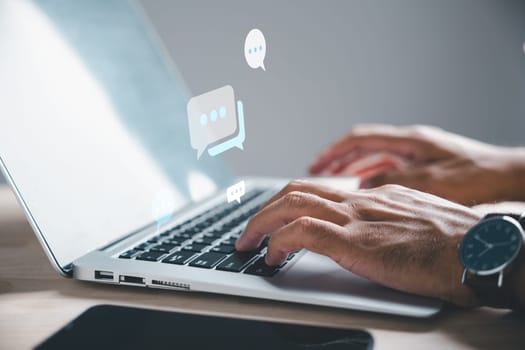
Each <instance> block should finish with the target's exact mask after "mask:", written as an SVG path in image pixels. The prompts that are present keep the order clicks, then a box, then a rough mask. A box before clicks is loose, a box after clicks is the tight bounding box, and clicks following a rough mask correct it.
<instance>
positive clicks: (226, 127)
mask: <svg viewBox="0 0 525 350" xmlns="http://www.w3.org/2000/svg"><path fill="white" fill-rule="evenodd" d="M187 107H188V125H189V129H190V142H191V147H192V148H193V149H196V150H197V159H199V158H200V157H201V155H202V153H203V152H204V150H206V148H207V147H208V146H209V145H211V144H215V143H218V144H216V145H214V146H213V147H210V148H209V149H208V154H209V155H210V156H216V155H217V154H220V153H222V152H224V151H227V150H228V149H230V148H233V147H237V148H240V149H243V142H244V139H245V131H244V111H243V105H242V102H241V101H237V111H236V109H235V95H234V92H233V88H232V87H231V86H230V85H226V86H223V87H221V88H218V89H216V90H212V91H209V92H207V93H204V94H202V95H199V96H195V97H192V98H191V99H190V100H189V101H188V106H187ZM237 113H238V118H237ZM237 130H238V133H237V135H236V136H234V135H235V133H236V132H237Z"/></svg>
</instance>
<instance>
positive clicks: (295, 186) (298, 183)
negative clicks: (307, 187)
mask: <svg viewBox="0 0 525 350" xmlns="http://www.w3.org/2000/svg"><path fill="white" fill-rule="evenodd" d="M305 183H306V181H304V180H300V179H295V180H292V181H290V182H289V183H288V184H287V185H286V186H285V187H284V192H286V193H289V192H293V191H297V190H299V189H300V188H302V187H303V186H304V184H305Z"/></svg>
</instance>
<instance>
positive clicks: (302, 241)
mask: <svg viewBox="0 0 525 350" xmlns="http://www.w3.org/2000/svg"><path fill="white" fill-rule="evenodd" d="M349 246H350V245H349V244H348V242H347V238H346V234H345V231H344V228H343V227H341V226H339V225H337V224H334V223H332V222H328V221H323V220H320V219H315V218H311V217H300V218H298V219H296V220H294V221H293V222H292V223H290V224H288V225H286V226H284V227H282V228H280V229H279V230H278V231H276V232H275V233H274V234H273V235H272V238H271V239H270V241H269V243H268V250H267V253H266V264H267V265H270V266H276V265H280V264H281V263H283V262H284V261H285V260H286V257H287V256H288V254H289V253H291V252H294V251H297V250H300V249H303V248H306V249H308V250H310V251H312V252H315V253H318V254H322V255H325V256H328V257H330V258H332V259H333V260H334V261H336V262H339V261H340V260H341V259H342V257H343V256H344V255H348V254H350V253H351V252H350V251H349Z"/></svg>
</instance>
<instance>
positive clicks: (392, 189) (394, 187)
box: [375, 183, 405, 193]
mask: <svg viewBox="0 0 525 350" xmlns="http://www.w3.org/2000/svg"><path fill="white" fill-rule="evenodd" d="M404 189H405V187H404V186H401V185H398V184H391V183H390V184H385V185H382V186H379V187H377V188H376V189H375V192H376V193H396V192H402V191H404Z"/></svg>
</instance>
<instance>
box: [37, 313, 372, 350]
mask: <svg viewBox="0 0 525 350" xmlns="http://www.w3.org/2000/svg"><path fill="white" fill-rule="evenodd" d="M372 346H373V339H372V336H371V335H370V333H368V332H366V331H364V330H349V329H336V328H325V327H312V326H304V325H296V324H285V323H277V322H266V321H251V320H243V319H238V318H227V317H217V316H202V315H192V314H185V313H177V312H168V311H157V310H146V309H139V308H130V307H122V306H114V305H98V306H94V307H92V308H90V309H88V310H86V311H85V312H84V313H82V314H81V315H80V316H79V317H77V318H76V319H75V320H73V321H71V322H70V323H68V324H67V325H66V326H64V327H63V328H62V329H60V330H59V331H58V332H57V333H55V334H54V335H52V336H51V337H50V338H48V339H47V340H45V341H44V342H43V343H42V344H40V345H38V346H37V347H36V349H39V350H44V349H96V350H100V349H155V350H160V349H191V350H199V349H213V350H223V349H224V350H236V349H247V350H253V349H256V350H258V349H261V350H262V349H264V350H279V349H287V350H288V349H291V350H294V349H303V350H304V349H308V350H315V349H327V350H336V349H337V350H339V349H352V350H354V349H355V350H365V349H366V350H368V349H372Z"/></svg>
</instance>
